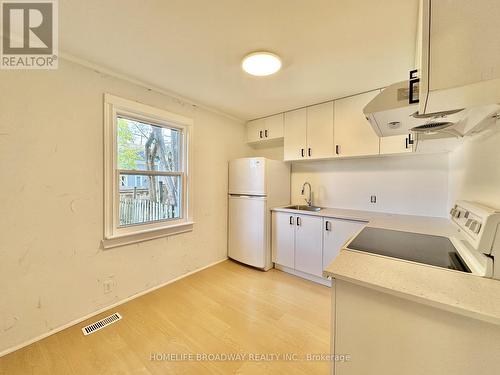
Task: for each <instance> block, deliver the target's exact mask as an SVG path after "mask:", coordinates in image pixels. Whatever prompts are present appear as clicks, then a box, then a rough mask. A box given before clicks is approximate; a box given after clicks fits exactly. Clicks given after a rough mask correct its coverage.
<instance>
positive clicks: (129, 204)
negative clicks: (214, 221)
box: [119, 174, 182, 226]
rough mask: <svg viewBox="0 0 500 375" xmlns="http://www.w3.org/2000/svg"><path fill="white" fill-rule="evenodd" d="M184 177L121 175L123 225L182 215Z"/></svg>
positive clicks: (121, 215)
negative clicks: (182, 183) (182, 178)
mask: <svg viewBox="0 0 500 375" xmlns="http://www.w3.org/2000/svg"><path fill="white" fill-rule="evenodd" d="M181 181H182V180H181V176H143V175H123V174H121V175H120V206H119V211H120V212H119V213H120V226H125V225H133V224H144V223H150V222H154V221H159V220H168V219H179V218H181V214H182V213H181V202H182V186H181Z"/></svg>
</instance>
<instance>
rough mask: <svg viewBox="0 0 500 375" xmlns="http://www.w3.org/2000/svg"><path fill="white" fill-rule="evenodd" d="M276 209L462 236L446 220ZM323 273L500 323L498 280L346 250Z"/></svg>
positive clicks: (371, 213) (408, 229) (443, 234)
mask: <svg viewBox="0 0 500 375" xmlns="http://www.w3.org/2000/svg"><path fill="white" fill-rule="evenodd" d="M274 211H280V212H290V213H300V214H304V215H314V216H323V217H331V218H338V219H346V220H356V221H365V222H367V226H369V227H375V228H384V229H393V230H402V231H409V232H414V233H422V234H430V235H438V236H447V237H448V236H457V235H458V236H459V232H458V230H457V229H456V228H455V227H454V225H453V224H452V222H451V220H449V219H446V218H436V217H426V216H413V215H396V214H387V213H380V212H371V211H357V210H346V209H335V208H325V209H323V210H321V211H319V212H309V211H298V210H291V209H286V208H276V209H274ZM324 275H325V276H331V277H332V278H334V279H342V280H346V281H349V282H352V283H354V284H358V285H362V286H365V287H368V288H372V289H374V290H378V291H381V292H385V293H389V294H392V295H395V296H398V297H401V298H405V299H408V300H411V301H414V302H418V303H423V304H426V305H429V306H433V307H436V308H440V309H443V310H446V311H450V312H454V313H457V314H461V315H465V316H468V317H471V318H474V319H479V320H482V321H486V322H489V323H493V324H499V325H500V281H499V280H492V279H488V278H483V277H479V276H474V275H471V274H467V273H463V272H458V271H453V270H448V269H445V268H439V267H433V266H428V265H424V264H418V263H413V262H408V261H404V260H400V259H395V258H388V257H384V256H379V255H375V254H369V253H362V252H357V251H350V250H346V249H344V250H342V251H341V252H340V254H339V255H338V256H337V258H335V260H334V261H333V262H332V263H331V264H329V265H328V266H327V267H326V269H325V270H324Z"/></svg>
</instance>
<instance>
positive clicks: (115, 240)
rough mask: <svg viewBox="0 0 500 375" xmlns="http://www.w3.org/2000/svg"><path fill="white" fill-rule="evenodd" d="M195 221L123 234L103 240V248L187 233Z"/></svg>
mask: <svg viewBox="0 0 500 375" xmlns="http://www.w3.org/2000/svg"><path fill="white" fill-rule="evenodd" d="M193 225H194V221H187V222H183V223H179V224H175V225H171V226H169V227H166V228H155V229H147V230H143V231H137V232H134V233H130V234H121V235H116V236H110V237H108V238H105V239H104V240H102V247H103V248H104V249H111V248H113V247H118V246H125V245H130V244H133V243H138V242H144V241H149V240H154V239H156V238H161V237H167V236H173V235H175V234H179V233H186V232H190V231H192V230H193Z"/></svg>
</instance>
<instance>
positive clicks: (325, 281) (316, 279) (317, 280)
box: [274, 263, 332, 287]
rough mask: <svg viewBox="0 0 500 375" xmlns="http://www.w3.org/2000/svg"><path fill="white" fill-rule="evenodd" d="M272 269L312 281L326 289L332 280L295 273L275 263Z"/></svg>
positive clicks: (291, 269)
mask: <svg viewBox="0 0 500 375" xmlns="http://www.w3.org/2000/svg"><path fill="white" fill-rule="evenodd" d="M274 268H276V269H277V270H280V271H283V272H286V273H289V274H291V275H294V276H298V277H301V278H303V279H306V280H309V281H313V282H315V283H318V284H321V285H325V286H328V287H331V286H332V280H329V279H325V278H324V277H319V276H314V275H310V274H308V273H305V272H301V271H297V270H294V269H293V268H288V267H285V266H282V265H279V264H276V263H275V264H274Z"/></svg>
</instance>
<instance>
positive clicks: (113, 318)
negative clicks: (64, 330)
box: [82, 313, 122, 336]
mask: <svg viewBox="0 0 500 375" xmlns="http://www.w3.org/2000/svg"><path fill="white" fill-rule="evenodd" d="M121 318H122V316H121V315H120V314H118V313H114V314H113V315H110V316H108V317H106V318H104V319H101V320H99V321H97V322H95V323H92V324H89V325H88V326H86V327H83V328H82V332H83V334H84V335H85V336H87V335H90V334H91V333H94V332H96V331H99V330H100V329H102V328H104V327H106V326H109V325H110V324H113V323H114V322H117V321H119V320H120V319H121Z"/></svg>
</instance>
